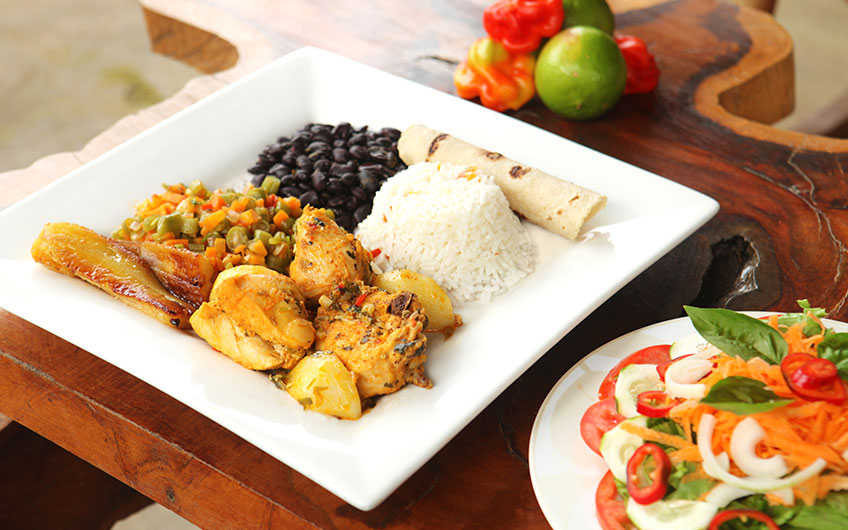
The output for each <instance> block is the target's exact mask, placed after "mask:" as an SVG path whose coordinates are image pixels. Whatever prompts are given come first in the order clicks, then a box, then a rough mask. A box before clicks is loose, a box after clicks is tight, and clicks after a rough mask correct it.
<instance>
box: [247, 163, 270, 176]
mask: <svg viewBox="0 0 848 530" xmlns="http://www.w3.org/2000/svg"><path fill="white" fill-rule="evenodd" d="M267 167H268V166H267V165H266V164H263V163H261V162H257V163H256V164H255V165H253V166H252V167H251V168H250V169H248V170H247V172H248V173H251V174H253V175H259V174H262V175H264V174H265V168H267Z"/></svg>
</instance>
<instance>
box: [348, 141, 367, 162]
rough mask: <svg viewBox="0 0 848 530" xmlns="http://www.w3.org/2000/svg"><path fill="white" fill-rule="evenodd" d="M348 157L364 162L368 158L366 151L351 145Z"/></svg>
mask: <svg viewBox="0 0 848 530" xmlns="http://www.w3.org/2000/svg"><path fill="white" fill-rule="evenodd" d="M350 156H352V157H354V158H356V159H357V160H365V159H367V158H368V149H366V148H365V147H363V146H361V145H359V144H356V145H353V146H351V147H350Z"/></svg>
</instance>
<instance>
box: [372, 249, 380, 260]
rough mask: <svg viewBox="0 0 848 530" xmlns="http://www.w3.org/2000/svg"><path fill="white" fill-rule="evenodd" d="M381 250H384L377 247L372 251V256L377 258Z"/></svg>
mask: <svg viewBox="0 0 848 530" xmlns="http://www.w3.org/2000/svg"><path fill="white" fill-rule="evenodd" d="M381 252H382V250H380V249H379V248H375V249H374V250H372V251H371V257H372V258H376V257H377V256H379V255H380V253H381Z"/></svg>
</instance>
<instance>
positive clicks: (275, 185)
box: [262, 175, 280, 195]
mask: <svg viewBox="0 0 848 530" xmlns="http://www.w3.org/2000/svg"><path fill="white" fill-rule="evenodd" d="M262 189H263V190H265V192H266V193H267V194H268V195H273V194H275V193H277V191H279V189H280V179H278V178H277V177H275V176H273V175H268V176H267V177H265V179H264V180H263V181H262Z"/></svg>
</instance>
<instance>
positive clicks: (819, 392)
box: [780, 352, 848, 405]
mask: <svg viewBox="0 0 848 530" xmlns="http://www.w3.org/2000/svg"><path fill="white" fill-rule="evenodd" d="M819 361H825V362H830V361H828V360H827V359H819V358H817V357H814V356H812V355H810V354H808V353H800V352H796V353H790V354H789V355H787V356H786V357H784V358H783V361H781V363H780V371H781V372H782V373H783V378H784V379H785V380H786V384H787V385H789V388H790V389H792V392H794V393H795V394H796V395H798V396H799V397H801V398H803V399H807V400H810V401H827V402H828V403H833V404H834V405H841V404H842V403H844V402H845V400H846V399H848V392H846V389H845V383H844V382H843V381H842V379H840V378H839V377H833V378H832V379H830V380H826V381H822V380H821V379H816V377H820V376H824V377H827V373H829V370H830V369H829V368H823V364H822V363H821V362H819ZM811 363H812V364H811ZM831 364H832V363H831ZM808 365H810V368H808V369H807V373H805V372H804V371H803V370H804V368H805V367H807V366H808ZM833 369H834V370H835V369H836V367H835V366H834V367H833ZM810 374H813V375H810ZM815 374H818V375H815Z"/></svg>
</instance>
